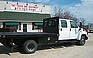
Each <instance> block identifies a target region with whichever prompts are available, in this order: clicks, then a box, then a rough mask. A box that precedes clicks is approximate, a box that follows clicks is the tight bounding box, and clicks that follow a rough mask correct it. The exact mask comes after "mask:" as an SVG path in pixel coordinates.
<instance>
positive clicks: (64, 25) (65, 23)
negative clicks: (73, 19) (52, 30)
mask: <svg viewBox="0 0 93 58" xmlns="http://www.w3.org/2000/svg"><path fill="white" fill-rule="evenodd" d="M61 27H62V28H67V22H66V21H65V20H61Z"/></svg>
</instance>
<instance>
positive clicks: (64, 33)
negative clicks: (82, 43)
mask: <svg viewBox="0 0 93 58" xmlns="http://www.w3.org/2000/svg"><path fill="white" fill-rule="evenodd" d="M69 32H70V31H69V27H68V22H67V21H66V20H63V19H62V20H61V19H60V20H59V40H67V39H69Z"/></svg>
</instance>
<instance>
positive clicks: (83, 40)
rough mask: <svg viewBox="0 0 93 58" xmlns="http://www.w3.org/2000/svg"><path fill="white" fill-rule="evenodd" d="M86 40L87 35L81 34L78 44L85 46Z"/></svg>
mask: <svg viewBox="0 0 93 58" xmlns="http://www.w3.org/2000/svg"><path fill="white" fill-rule="evenodd" d="M85 42H86V40H85V36H81V40H80V41H78V45H80V46H83V45H84V44H85Z"/></svg>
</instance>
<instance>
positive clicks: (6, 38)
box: [0, 17, 88, 53]
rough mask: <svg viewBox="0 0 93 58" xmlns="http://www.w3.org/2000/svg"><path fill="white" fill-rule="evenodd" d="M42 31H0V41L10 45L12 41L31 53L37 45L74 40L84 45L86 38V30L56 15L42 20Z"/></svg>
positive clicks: (7, 45)
mask: <svg viewBox="0 0 93 58" xmlns="http://www.w3.org/2000/svg"><path fill="white" fill-rule="evenodd" d="M43 24H44V26H43V32H4V31H3V32H0V42H1V43H2V44H3V45H4V46H6V47H10V48H11V46H12V44H13V43H14V44H15V45H18V46H21V47H22V49H23V51H24V52H26V53H33V52H35V51H36V50H37V48H38V45H46V44H56V43H61V42H66V41H67V42H71V41H74V42H75V43H77V44H78V45H84V44H85V42H86V40H87V39H88V35H87V32H86V31H85V30H84V29H82V28H80V27H79V26H78V25H77V24H76V23H75V22H74V21H73V20H67V19H59V18H58V17H53V18H47V19H44V20H43Z"/></svg>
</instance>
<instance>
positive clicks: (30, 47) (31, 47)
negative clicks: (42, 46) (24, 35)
mask: <svg viewBox="0 0 93 58" xmlns="http://www.w3.org/2000/svg"><path fill="white" fill-rule="evenodd" d="M22 48H23V50H24V52H25V53H27V54H30V53H34V52H35V51H36V50H37V43H36V42H35V41H34V40H28V41H26V42H25V43H24V44H23V47H22Z"/></svg>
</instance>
